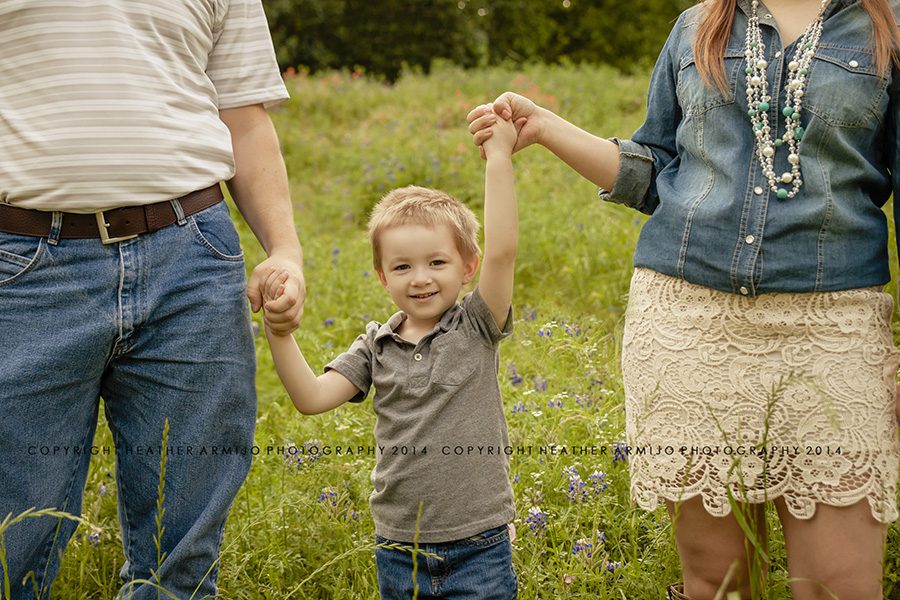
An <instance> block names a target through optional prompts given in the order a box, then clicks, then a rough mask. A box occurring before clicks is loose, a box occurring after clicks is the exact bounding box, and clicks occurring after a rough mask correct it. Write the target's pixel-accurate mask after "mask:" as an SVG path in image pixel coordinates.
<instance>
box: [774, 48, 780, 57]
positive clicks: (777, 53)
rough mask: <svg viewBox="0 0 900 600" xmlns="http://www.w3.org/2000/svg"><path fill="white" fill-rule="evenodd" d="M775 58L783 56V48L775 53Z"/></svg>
mask: <svg viewBox="0 0 900 600" xmlns="http://www.w3.org/2000/svg"><path fill="white" fill-rule="evenodd" d="M775 58H781V50H779V51H778V52H776V53H775Z"/></svg>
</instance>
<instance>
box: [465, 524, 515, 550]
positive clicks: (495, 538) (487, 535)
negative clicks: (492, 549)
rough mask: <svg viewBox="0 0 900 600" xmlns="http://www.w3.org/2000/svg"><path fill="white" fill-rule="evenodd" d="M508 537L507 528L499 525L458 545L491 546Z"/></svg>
mask: <svg viewBox="0 0 900 600" xmlns="http://www.w3.org/2000/svg"><path fill="white" fill-rule="evenodd" d="M508 537H509V526H508V525H501V526H500V527H494V528H493V529H487V530H485V531H482V532H480V533H476V534H475V535H473V536H469V537H467V538H465V539H464V540H460V543H462V544H464V545H467V546H492V545H494V544H497V543H499V542H502V541H503V540H504V539H506V538H508Z"/></svg>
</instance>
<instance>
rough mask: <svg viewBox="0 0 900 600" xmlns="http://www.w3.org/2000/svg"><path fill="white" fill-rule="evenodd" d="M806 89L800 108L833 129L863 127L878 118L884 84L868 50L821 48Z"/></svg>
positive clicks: (822, 46) (816, 56)
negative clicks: (802, 107) (802, 105)
mask: <svg viewBox="0 0 900 600" xmlns="http://www.w3.org/2000/svg"><path fill="white" fill-rule="evenodd" d="M806 88H807V89H806V97H805V98H804V99H803V104H804V106H805V107H806V108H807V109H808V110H809V111H810V112H811V113H812V114H814V115H815V116H817V117H819V118H820V119H822V120H823V121H825V122H826V123H828V124H829V125H831V126H834V127H865V126H870V125H872V124H873V123H874V122H877V121H878V120H879V119H880V118H881V117H880V116H879V115H880V114H882V112H883V111H881V110H880V109H879V107H880V105H881V102H882V100H883V99H884V95H885V91H886V90H887V80H886V79H885V78H884V77H881V76H880V75H879V74H878V71H877V69H876V67H875V57H874V56H873V54H872V51H871V50H869V49H867V48H845V47H838V46H832V45H827V44H823V45H820V46H819V48H817V49H816V53H815V55H814V56H813V61H812V66H811V67H810V71H809V76H808V78H807V84H806ZM835 98H840V99H841V101H840V102H835V101H834V99H835Z"/></svg>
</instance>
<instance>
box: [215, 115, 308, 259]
mask: <svg viewBox="0 0 900 600" xmlns="http://www.w3.org/2000/svg"><path fill="white" fill-rule="evenodd" d="M220 115H221V118H222V121H224V122H225V124H226V125H227V126H228V128H229V130H230V131H231V136H232V140H233V146H234V160H235V174H234V177H233V178H232V179H231V180H230V181H228V189H229V190H230V191H231V196H232V197H233V198H234V201H235V204H237V207H238V209H239V210H240V211H241V214H242V215H243V217H244V220H246V221H247V224H248V225H249V226H250V229H251V230H252V231H253V234H254V235H255V236H256V239H258V240H259V242H260V244H262V247H263V249H265V251H266V253H267V254H268V255H269V256H271V255H272V254H275V253H278V254H281V255H284V256H287V257H290V258H293V259H294V260H296V261H297V262H298V263H299V264H302V261H303V252H302V250H301V248H300V242H299V241H298V239H297V232H296V229H295V227H294V216H293V207H292V205H291V200H290V190H289V188H288V179H287V171H286V169H285V165H284V159H283V158H282V156H281V149H280V147H279V145H278V135H277V134H276V132H275V127H274V126H273V125H272V121H271V119H270V118H269V115H268V114H267V113H266V111H265V109H264V108H263V107H262V106H260V105H254V106H244V107H240V108H234V109H226V110H223V111H221V113H220Z"/></svg>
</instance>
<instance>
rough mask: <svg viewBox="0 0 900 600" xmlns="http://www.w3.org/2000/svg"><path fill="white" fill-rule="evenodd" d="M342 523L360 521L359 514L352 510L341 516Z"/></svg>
mask: <svg viewBox="0 0 900 600" xmlns="http://www.w3.org/2000/svg"><path fill="white" fill-rule="evenodd" d="M341 520H342V521H359V513H358V512H356V511H355V510H353V509H352V508H351V509H349V510H348V511H347V512H345V513H344V514H343V515H341Z"/></svg>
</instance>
